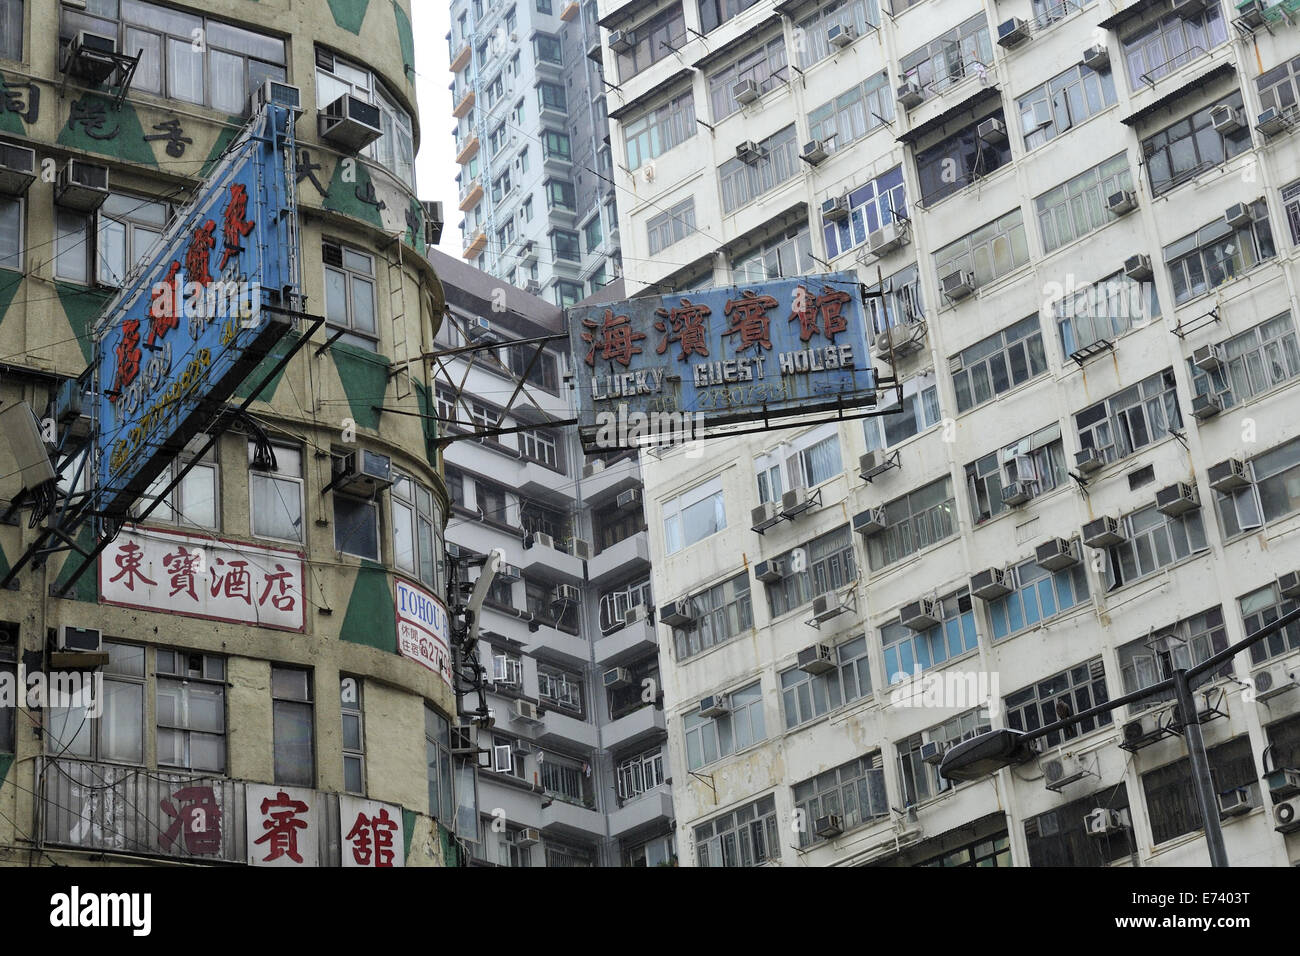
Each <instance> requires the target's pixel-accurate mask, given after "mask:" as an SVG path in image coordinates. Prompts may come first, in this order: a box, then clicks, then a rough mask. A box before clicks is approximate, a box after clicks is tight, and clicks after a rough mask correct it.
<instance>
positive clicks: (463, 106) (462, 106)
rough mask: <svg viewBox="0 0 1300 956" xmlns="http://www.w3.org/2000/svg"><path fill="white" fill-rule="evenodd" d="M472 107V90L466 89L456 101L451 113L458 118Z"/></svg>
mask: <svg viewBox="0 0 1300 956" xmlns="http://www.w3.org/2000/svg"><path fill="white" fill-rule="evenodd" d="M473 108H474V91H473V90H466V91H465V95H464V96H462V97H461V98H460V99H459V100H458V101H457V102H456V108H455V109H453V110H452V111H451V115H452V116H454V117H456V119H460V118H461V117H462V116H464V115H465V114H466V113H468V112H469V111H470V110H472V109H473Z"/></svg>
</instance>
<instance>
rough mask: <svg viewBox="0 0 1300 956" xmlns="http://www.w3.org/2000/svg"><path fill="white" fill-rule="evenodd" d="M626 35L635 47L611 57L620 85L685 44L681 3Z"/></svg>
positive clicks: (684, 26)
mask: <svg viewBox="0 0 1300 956" xmlns="http://www.w3.org/2000/svg"><path fill="white" fill-rule="evenodd" d="M706 29H707V28H706ZM630 32H631V33H632V35H633V37H634V39H635V44H634V45H633V46H632V48H631V49H630V50H625V51H623V52H621V53H616V54H615V57H614V62H615V65H616V66H617V67H618V80H619V82H620V83H622V82H624V81H626V80H630V79H631V78H632V77H634V76H636V75H637V74H638V73H640V72H641V71H642V70H644V69H645V68H646V67H648V66H650V65H651V64H652V63H657V62H659V61H660V60H662V59H663V58H664V57H666V56H671V55H672V54H673V52H674V51H676V50H677V49H679V48H680V47H681V46H682V45H683V44H684V43H685V42H686V20H685V18H684V17H683V15H682V7H681V4H674V5H673V6H671V7H668V8H667V9H665V10H663V11H661V12H660V13H657V14H655V15H654V16H653V17H651V18H650V19H649V20H647V21H645V22H644V23H642V24H639V25H638V26H637V28H636V29H635V30H633V31H630Z"/></svg>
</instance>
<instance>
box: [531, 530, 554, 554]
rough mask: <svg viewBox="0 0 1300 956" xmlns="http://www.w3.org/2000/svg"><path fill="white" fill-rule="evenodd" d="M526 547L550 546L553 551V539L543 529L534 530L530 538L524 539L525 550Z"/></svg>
mask: <svg viewBox="0 0 1300 956" xmlns="http://www.w3.org/2000/svg"><path fill="white" fill-rule="evenodd" d="M528 548H550V549H551V550H552V551H554V550H555V539H554V538H552V537H551V536H550V535H549V534H547V533H546V532H545V531H536V532H534V533H533V535H532V537H531V539H526V540H525V541H524V549H525V550H527V549H528Z"/></svg>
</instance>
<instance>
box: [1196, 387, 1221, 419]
mask: <svg viewBox="0 0 1300 956" xmlns="http://www.w3.org/2000/svg"><path fill="white" fill-rule="evenodd" d="M1221 411H1223V399H1222V398H1220V397H1219V395H1218V393H1217V392H1201V393H1200V394H1199V395H1193V396H1192V415H1193V416H1195V418H1196V419H1197V421H1202V422H1203V421H1205V420H1206V419H1207V418H1213V417H1214V416H1215V415H1217V414H1219V413H1220V412H1221Z"/></svg>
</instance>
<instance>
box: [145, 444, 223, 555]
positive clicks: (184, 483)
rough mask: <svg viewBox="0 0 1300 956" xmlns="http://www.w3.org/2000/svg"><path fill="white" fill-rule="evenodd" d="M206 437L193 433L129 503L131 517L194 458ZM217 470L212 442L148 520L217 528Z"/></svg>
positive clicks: (150, 501) (150, 502)
mask: <svg viewBox="0 0 1300 956" xmlns="http://www.w3.org/2000/svg"><path fill="white" fill-rule="evenodd" d="M207 437H208V436H207V435H205V434H200V435H198V436H196V437H195V438H194V439H192V440H191V441H190V443H189V444H188V445H186V446H185V450H184V451H182V452H181V454H180V455H178V456H177V457H176V459H175V460H174V461H172V462H171V464H169V465H168V466H167V467H166V468H164V469H163V471H162V473H161V474H159V475H158V477H157V478H155V479H154V481H153V484H151V485H150V486H149V488H148V489H147V490H146V491H145V493H144V494H143V495H141V496H140V499H139V501H137V502H136V504H135V505H134V506H133V507H132V509H131V513H132V516H133V517H139V516H140V515H142V514H144V511H145V509H146V508H147V507H148V506H149V505H150V504H152V503H153V501H154V499H155V498H157V497H158V495H159V494H161V493H162V490H163V489H164V488H166V487H167V486H168V485H169V484H171V483H172V481H173V480H174V479H175V478H176V476H177V475H178V474H180V472H181V469H182V468H184V467H185V466H186V465H187V464H188V463H189V462H190V461H192V460H193V457H194V456H193V452H195V451H197V450H198V449H199V448H200V447H201V446H202V444H203V443H204V442H205V441H206V439H207ZM217 470H218V469H217V458H216V447H215V446H214V447H212V448H209V449H208V451H207V453H206V454H205V455H204V456H203V458H202V459H200V460H199V462H198V463H197V464H195V465H194V467H193V468H191V469H190V470H189V472H188V473H187V474H186V475H185V477H184V478H182V479H181V483H180V484H179V485H177V486H176V487H175V488H173V489H172V490H171V492H170V493H169V494H168V495H167V497H166V498H164V499H163V502H162V504H160V505H159V506H158V507H157V508H155V509H154V511H153V514H151V515H149V521H150V522H151V523H152V522H167V523H175V524H180V525H185V526H187V527H191V528H207V529H208V530H210V531H216V530H219V528H220V525H219V522H218V513H217V502H218V501H219V500H220V497H219V495H218V494H217Z"/></svg>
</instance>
